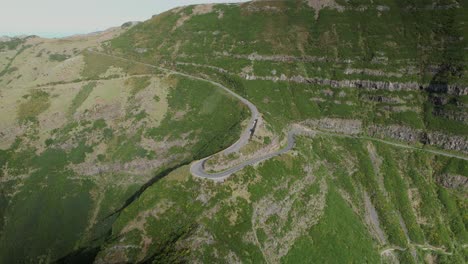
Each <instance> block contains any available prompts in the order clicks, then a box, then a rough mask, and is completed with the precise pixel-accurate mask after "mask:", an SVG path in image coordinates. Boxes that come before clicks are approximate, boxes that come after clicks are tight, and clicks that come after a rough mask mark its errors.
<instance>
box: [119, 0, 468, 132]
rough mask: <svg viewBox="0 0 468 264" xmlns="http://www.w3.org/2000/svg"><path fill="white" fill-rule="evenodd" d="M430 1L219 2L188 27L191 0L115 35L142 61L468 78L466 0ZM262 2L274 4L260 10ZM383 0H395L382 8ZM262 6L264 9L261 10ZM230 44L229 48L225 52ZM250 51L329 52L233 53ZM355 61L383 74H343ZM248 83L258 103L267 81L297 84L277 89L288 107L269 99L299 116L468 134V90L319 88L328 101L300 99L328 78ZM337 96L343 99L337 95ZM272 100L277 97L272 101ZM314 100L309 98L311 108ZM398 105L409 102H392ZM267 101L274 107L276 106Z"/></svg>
mask: <svg viewBox="0 0 468 264" xmlns="http://www.w3.org/2000/svg"><path fill="white" fill-rule="evenodd" d="M340 3H341V2H340ZM430 3H432V1H429V0H428V1H417V2H414V1H393V0H382V1H377V2H376V1H373V4H371V3H370V2H369V1H351V2H349V3H348V4H345V6H347V8H348V10H347V11H345V12H338V11H336V10H330V9H325V10H322V11H321V12H320V15H319V17H318V19H317V20H315V19H314V16H313V10H311V9H309V8H308V7H306V6H305V5H303V2H302V1H269V2H256V3H246V4H243V5H241V6H236V5H230V6H226V5H218V6H215V7H214V8H213V11H212V12H210V13H207V14H202V15H197V16H193V17H191V18H190V19H189V20H187V21H185V22H184V23H183V24H182V25H181V26H179V27H175V26H174V25H175V23H176V21H178V20H179V19H180V18H181V17H184V16H190V14H192V12H193V9H194V7H188V8H185V9H182V10H181V11H180V10H179V11H178V12H172V11H168V12H166V13H164V14H162V15H160V16H156V17H154V18H153V19H151V20H149V21H147V22H145V23H142V24H140V25H138V26H136V27H135V28H134V29H133V30H130V31H128V32H127V33H125V34H123V35H122V36H120V37H118V38H116V39H114V40H113V41H112V42H111V44H112V48H113V49H114V51H117V52H118V53H121V54H125V56H131V57H134V58H137V59H139V60H148V61H150V60H154V58H157V59H159V60H160V61H161V62H171V61H174V60H177V61H185V62H195V63H198V64H208V65H213V66H217V67H222V68H224V69H226V70H228V71H229V72H230V73H231V74H240V73H241V70H242V69H243V68H244V67H246V66H251V67H252V68H253V73H255V74H256V75H260V76H264V75H267V76H270V75H272V73H271V71H272V70H276V71H277V74H276V76H280V75H281V74H285V75H286V76H294V75H302V76H306V77H319V78H330V79H334V80H341V79H366V80H374V81H393V82H409V81H414V82H419V83H421V84H422V85H425V86H427V85H429V84H454V83H461V84H464V85H465V86H466V84H467V82H466V68H465V64H466V54H465V53H464V52H461V51H462V50H463V49H464V48H465V47H466V39H467V35H466V34H467V32H466V30H464V27H463V26H462V25H463V24H464V23H467V21H466V17H468V16H467V14H466V12H467V11H466V10H468V9H467V8H466V2H461V3H460V5H461V6H460V8H448V9H444V8H436V9H434V10H430V9H426V7H427V6H428V5H430ZM450 3H451V1H445V2H444V1H442V2H440V3H439V4H440V5H442V6H445V5H449V4H450ZM341 4H344V2H343V3H341ZM264 6H268V7H269V9H263V10H262V8H263V7H264ZM379 6H380V7H381V6H385V7H386V8H387V9H386V10H385V11H379V10H378V7H379ZM256 10H257V11H256ZM258 10H260V11H258ZM358 10H361V11H358ZM221 13H222V14H223V15H222V17H220V14H221ZM259 13H261V14H262V15H258V14H259ZM252 25H255V26H252ZM165 32H171V34H165ZM188 40H189V41H188ZM444 43H451V44H450V45H445V44H444ZM136 47H137V48H145V49H147V51H146V52H144V53H138V52H136V51H135V50H136V49H135V48H136ZM155 47H158V48H157V49H156V48H155ZM226 52H227V53H228V54H231V55H228V56H226V55H220V54H223V53H226ZM252 53H257V54H260V55H293V56H304V55H306V56H315V57H318V58H325V60H324V61H323V60H322V61H317V62H303V61H296V62H294V61H293V62H272V61H255V62H251V61H249V60H247V59H239V58H235V57H233V56H234V55H249V54H252ZM350 68H351V69H369V70H373V71H377V72H381V74H383V75H382V76H376V75H370V74H366V73H362V74H359V73H354V74H345V70H346V69H350ZM182 69H183V70H187V71H190V72H193V73H197V72H199V71H200V70H202V71H203V69H200V68H191V69H190V68H187V67H184V68H182ZM392 73H399V74H400V77H395V76H394V75H391V74H392ZM245 85H246V87H247V88H246V89H247V91H248V95H249V96H252V97H251V100H253V101H254V102H255V103H256V104H258V105H260V106H261V105H262V102H263V101H264V100H265V98H267V97H269V96H271V95H274V94H268V96H267V95H265V94H266V93H265V92H264V90H265V89H269V87H273V86H275V85H277V86H282V87H285V86H286V87H288V86H289V87H291V88H290V89H294V88H293V87H296V86H299V87H301V88H300V89H294V90H295V91H297V93H294V94H286V95H284V94H278V96H279V98H285V96H286V100H290V101H284V102H283V106H282V107H278V106H276V105H274V104H273V105H271V106H270V108H275V109H286V110H288V108H290V107H293V105H291V104H290V103H289V102H294V103H295V105H296V107H297V108H298V109H292V110H293V112H292V113H291V114H292V116H293V117H296V116H297V117H298V118H307V117H316V116H317V115H324V116H340V117H348V116H356V115H357V116H358V117H359V118H361V119H364V120H365V121H367V122H369V123H377V124H402V125H406V126H411V127H415V128H418V129H427V130H429V131H431V130H436V131H445V132H449V133H454V134H462V135H466V133H467V132H466V131H468V127H467V125H466V122H464V123H463V122H459V121H454V120H452V119H453V118H454V117H455V116H457V115H466V114H465V112H466V109H465V108H464V107H463V106H461V104H459V102H461V101H463V100H464V97H454V96H450V95H446V94H444V93H440V92H436V93H432V92H419V91H416V92H393V93H389V94H390V96H391V97H399V98H405V99H404V100H403V102H402V103H397V104H395V103H382V102H365V101H364V102H363V100H362V99H363V97H364V98H365V97H366V96H368V95H381V94H382V93H383V92H381V91H368V92H366V91H349V89H344V90H345V91H346V93H350V96H349V97H346V98H337V96H336V95H338V94H339V92H340V91H339V90H338V91H336V92H335V96H334V98H330V97H327V96H323V95H315V94H314V97H315V98H317V97H318V98H321V99H323V100H324V102H321V103H318V102H310V101H307V102H304V101H302V100H304V98H307V97H310V95H309V94H307V92H313V91H315V90H317V89H323V88H328V87H320V88H319V87H313V86H311V85H295V84H287V83H283V82H279V83H278V84H273V83H271V82H247V83H246V84H245ZM303 89H304V90H303ZM283 90H285V89H283ZM286 91H287V90H286ZM256 94H258V95H259V97H256V96H255V95H256ZM387 94H388V93H387ZM434 98H444V100H446V101H447V102H448V103H444V104H435V103H433V102H434ZM336 100H338V101H339V102H340V103H339V104H337V103H334V102H336ZM274 101H275V98H273V103H274ZM347 103H350V104H352V105H348V104H347ZM306 104H307V105H309V106H307V107H306V106H305V105H306ZM284 105H286V107H284ZM301 107H302V108H301ZM389 107H390V109H389ZM392 108H393V109H395V108H397V109H402V110H391V109H392ZM265 110H266V111H264V112H265V113H266V114H268V109H265ZM436 110H437V111H440V112H442V113H443V112H447V113H449V114H450V115H452V118H447V117H443V116H440V115H436V114H435V113H436ZM279 116H281V114H280V115H279ZM277 118H278V115H277V114H275V113H273V114H272V116H271V118H270V120H269V121H271V122H273V121H272V120H275V119H277Z"/></svg>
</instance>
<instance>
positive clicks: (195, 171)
mask: <svg viewBox="0 0 468 264" xmlns="http://www.w3.org/2000/svg"><path fill="white" fill-rule="evenodd" d="M88 51H89V52H93V53H96V54H100V55H104V56H109V57H113V58H116V59H120V60H123V61H128V62H133V63H138V64H141V65H145V66H148V67H151V68H155V69H158V70H160V71H163V72H166V73H169V74H174V75H180V76H183V77H186V78H189V79H193V80H199V81H204V82H207V83H210V84H212V85H214V86H216V87H218V88H221V89H222V90H224V91H226V92H227V93H228V94H230V95H232V96H234V97H235V98H237V99H238V100H240V101H241V102H242V103H243V104H244V105H246V106H247V107H248V108H249V110H250V114H251V117H250V122H249V125H248V126H247V127H246V128H245V129H244V130H243V132H242V134H241V135H240V138H239V140H237V141H236V142H235V143H234V144H232V145H231V146H230V147H228V148H226V149H225V150H223V151H222V152H223V153H224V154H225V155H227V154H230V153H235V152H238V151H239V150H240V149H241V148H242V147H243V146H245V145H246V144H247V143H248V142H249V138H250V128H251V127H250V125H251V124H253V123H254V121H255V120H256V119H258V118H259V116H260V114H259V112H258V109H257V107H256V106H255V105H254V104H253V103H252V102H250V101H249V100H247V99H245V98H244V97H242V96H240V95H238V94H237V93H235V92H233V91H232V90H230V89H229V88H227V87H226V86H224V85H222V84H220V83H217V82H214V81H211V80H207V79H203V78H200V77H196V76H193V75H190V74H186V73H183V72H178V71H175V70H171V69H167V68H164V67H161V66H156V65H152V64H148V63H144V62H138V61H134V60H130V59H127V58H123V57H119V56H115V55H110V54H106V53H103V52H98V51H94V50H88ZM314 133H316V134H324V135H328V136H335V137H346V138H357V139H365V140H371V141H376V142H380V143H384V144H388V145H392V146H395V147H400V148H405V149H411V150H418V151H424V152H429V153H432V154H437V155H442V156H446V157H451V158H457V159H463V160H466V161H468V157H466V156H462V155H457V154H452V153H448V152H443V151H439V150H432V149H425V148H420V147H415V146H410V145H405V144H400V143H396V142H392V141H387V140H383V139H377V138H371V137H366V136H350V135H345V134H336V133H332V132H324V131H319V130H311V129H307V128H303V127H302V128H301V127H297V126H296V127H293V128H292V129H291V130H290V131H289V132H288V136H287V145H286V146H285V147H284V148H282V149H280V150H278V151H276V152H272V153H269V154H265V155H263V156H260V157H257V158H253V159H250V160H247V161H244V162H242V163H240V164H238V165H235V166H233V167H231V168H230V169H227V170H225V171H221V172H216V173H208V172H206V171H205V166H204V165H205V162H206V161H207V160H208V159H210V158H211V157H212V156H214V155H216V154H214V155H212V156H209V157H206V158H204V159H201V160H198V161H194V162H193V163H192V164H191V166H190V173H192V175H193V176H195V177H199V178H206V179H212V180H216V181H222V180H224V179H226V178H228V177H229V176H231V175H232V174H234V173H236V172H238V171H240V170H242V169H243V168H245V167H247V166H250V165H254V164H256V163H259V162H261V161H264V160H268V159H271V158H273V157H276V156H279V155H282V154H284V153H286V152H288V151H290V150H291V149H293V148H294V145H295V143H296V141H295V137H296V136H297V135H307V134H314ZM217 154H218V153H217Z"/></svg>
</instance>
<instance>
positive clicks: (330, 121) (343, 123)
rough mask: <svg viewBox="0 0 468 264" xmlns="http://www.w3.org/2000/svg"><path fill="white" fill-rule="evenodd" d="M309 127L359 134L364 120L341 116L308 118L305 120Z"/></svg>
mask: <svg viewBox="0 0 468 264" xmlns="http://www.w3.org/2000/svg"><path fill="white" fill-rule="evenodd" d="M303 124H304V125H306V126H308V127H313V128H318V129H323V130H328V131H331V132H337V133H343V134H347V135H357V134H360V133H361V132H362V121H361V120H353V119H340V118H323V119H319V120H313V119H310V120H306V121H304V122H303Z"/></svg>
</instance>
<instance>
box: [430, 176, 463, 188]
mask: <svg viewBox="0 0 468 264" xmlns="http://www.w3.org/2000/svg"><path fill="white" fill-rule="evenodd" d="M436 181H437V183H438V184H440V185H442V186H444V187H445V188H449V189H462V190H463V191H465V192H466V191H468V177H465V176H462V175H454V174H442V175H440V176H438V177H437V178H436Z"/></svg>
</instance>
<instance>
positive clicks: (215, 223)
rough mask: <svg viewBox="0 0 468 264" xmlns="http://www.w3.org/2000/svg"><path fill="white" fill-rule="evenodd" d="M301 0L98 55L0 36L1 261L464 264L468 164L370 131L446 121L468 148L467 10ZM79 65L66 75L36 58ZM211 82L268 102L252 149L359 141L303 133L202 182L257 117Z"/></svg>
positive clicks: (148, 36)
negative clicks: (305, 126)
mask: <svg viewBox="0 0 468 264" xmlns="http://www.w3.org/2000/svg"><path fill="white" fill-rule="evenodd" d="M307 2H308V1H302V0H291V1H254V2H249V3H243V4H240V5H212V6H203V7H200V6H188V7H183V8H180V9H176V10H171V11H168V12H165V13H163V14H161V15H158V16H154V17H153V18H151V19H150V20H148V21H145V22H142V23H139V24H136V25H133V23H125V24H124V25H122V27H121V28H120V29H117V30H121V31H122V33H121V34H118V36H117V37H115V38H114V39H111V40H109V41H105V42H100V41H101V40H100V39H101V36H97V37H96V42H97V43H98V44H94V42H95V41H94V40H93V41H87V42H86V43H88V42H89V43H91V44H89V45H90V47H83V42H81V40H79V41H77V42H75V41H74V40H70V41H63V40H50V41H47V42H44V43H42V42H41V43H36V42H32V43H34V46H30V45H27V44H28V43H29V42H28V40H27V39H24V40H19V39H13V40H11V41H8V42H0V51H3V52H7V53H8V54H12V56H10V55H8V57H5V58H0V60H1V63H2V65H5V67H4V69H2V71H1V72H0V106H1V108H2V114H1V115H0V124H1V127H0V263H49V262H55V261H58V262H60V261H63V262H65V263H67V262H72V261H69V260H70V259H73V260H75V261H78V262H83V263H88V262H99V263H108V262H128V263H143V262H144V263H182V262H203V263H226V262H242V263H243V262H255V263H280V262H281V263H310V262H321V263H343V262H345V263H356V262H358V263H379V262H383V263H386V262H390V261H391V258H395V259H397V260H398V261H399V262H400V263H422V262H424V261H426V260H433V261H434V262H437V263H465V262H466V255H467V249H466V243H467V240H468V232H467V230H466V227H467V223H468V220H467V219H468V217H467V214H466V213H465V212H466V211H467V210H466V209H467V202H466V197H467V196H466V190H465V189H466V184H465V182H466V181H464V180H463V179H464V177H468V163H467V161H465V160H463V159H457V158H454V157H450V156H443V155H437V154H435V152H428V151H424V150H427V149H425V148H422V150H416V149H412V148H401V147H399V146H397V145H392V144H386V143H385V142H384V141H378V140H374V139H372V140H371V138H370V135H373V134H372V133H371V129H373V128H381V129H382V130H383V131H384V132H388V134H387V133H382V135H380V134H378V133H376V134H375V136H381V137H383V138H384V137H390V138H392V139H393V140H402V141H405V140H406V141H411V144H417V145H418V146H422V145H423V144H432V143H437V142H434V141H437V140H438V139H434V138H429V135H431V133H434V132H435V133H439V134H441V135H444V136H446V137H452V138H455V139H456V141H449V142H439V143H441V144H439V146H445V147H446V148H448V149H449V150H450V151H453V153H455V154H456V155H463V153H461V152H463V151H464V150H466V147H464V146H465V145H463V143H466V142H464V141H466V137H467V136H468V123H467V122H466V120H467V117H466V114H467V113H466V112H467V111H466V105H467V104H468V96H466V95H463V94H465V93H466V86H467V83H468V79H467V77H466V76H467V74H466V73H467V71H466V65H465V64H466V54H465V53H466V52H463V51H464V50H465V49H466V46H467V44H466V43H467V42H466V39H468V31H467V30H466V26H463V25H466V23H468V11H467V10H468V6H467V3H466V1H457V2H456V3H455V2H453V3H452V1H432V0H421V1H393V0H379V1H368V0H352V1H343V0H336V3H337V4H338V5H340V6H341V7H340V8H334V7H326V6H323V8H322V9H321V10H320V11H318V10H313V9H312V7H310V6H309V5H307ZM322 2H323V1H322ZM325 2H326V1H325ZM316 11H317V12H318V13H316ZM87 38H88V37H87ZM89 38H93V36H89ZM87 45H88V44H87ZM51 47H53V48H51ZM57 47H58V48H60V49H58V48H57ZM62 48H63V49H62ZM28 49H31V50H28ZM25 50H28V52H24V51H25ZM61 50H63V54H62V53H56V52H57V51H61ZM96 50H101V51H102V52H97V51H96ZM29 51H30V52H29ZM66 51H73V55H71V56H69V55H65V53H67V52H66ZM13 54H14V55H13ZM42 54H48V56H42ZM67 54H68V53H67ZM70 54H71V53H70ZM31 56H32V57H31ZM73 56H80V59H79V60H70V65H67V67H66V69H64V71H66V74H69V72H70V74H71V75H73V77H72V78H70V79H65V78H62V77H63V76H60V75H61V74H63V73H62V72H58V73H56V72H55V70H57V69H58V68H57V69H56V68H54V69H53V71H52V70H49V69H40V67H39V68H37V67H34V69H30V68H29V66H30V65H33V66H34V65H39V63H44V65H55V64H57V62H61V61H64V60H66V59H68V58H73ZM81 58H83V60H81ZM28 60H31V62H32V61H34V64H33V63H27V62H28ZM82 62H84V65H83V64H82ZM75 63H76V64H75ZM145 63H146V64H145ZM151 65H156V66H163V67H165V68H169V69H174V70H177V71H180V72H183V73H186V74H187V75H193V76H196V77H199V79H197V78H189V77H188V76H187V75H178V74H175V73H171V72H170V71H161V70H158V69H157V68H156V67H153V66H151ZM31 68H32V67H31ZM68 71H69V72H68ZM56 75H59V76H56ZM201 79H205V80H209V81H214V82H218V83H220V84H223V85H225V86H226V87H229V88H230V89H232V90H233V91H234V92H236V93H237V94H239V95H241V96H243V97H245V98H247V99H248V100H249V101H251V102H252V103H253V104H255V105H256V106H257V107H258V109H259V112H260V113H261V115H262V120H261V121H262V122H261V123H260V124H259V127H258V129H259V130H258V131H259V132H258V133H262V135H261V136H259V137H258V138H253V142H254V143H252V144H251V145H249V146H247V147H246V148H245V149H243V150H242V153H243V154H245V153H246V152H248V151H249V150H250V149H255V148H257V146H260V145H261V146H263V145H269V144H275V145H274V146H277V145H278V144H279V145H283V143H284V141H281V140H282V139H284V132H285V131H287V130H288V129H289V128H290V125H291V124H296V123H300V122H304V121H311V122H314V121H315V122H322V121H324V120H325V121H327V122H328V123H326V124H325V125H324V128H327V129H329V130H334V129H338V128H340V129H342V130H344V131H346V130H347V129H353V127H349V126H347V125H346V123H345V122H343V120H346V121H349V122H354V123H356V124H362V126H360V125H358V126H359V127H360V128H359V129H357V130H359V131H358V132H357V133H359V134H360V135H362V136H363V137H354V136H349V135H348V136H345V135H341V132H340V133H337V134H333V133H328V132H325V133H323V134H321V133H320V134H316V135H308V136H304V137H297V138H296V141H297V142H296V145H295V147H294V149H293V150H292V151H290V152H287V153H285V154H282V155H280V156H277V157H275V158H272V159H269V160H266V161H263V162H261V163H258V164H256V165H254V166H248V167H246V168H244V169H243V170H241V171H239V172H238V173H236V174H235V175H232V176H231V177H230V178H229V179H227V180H226V181H224V182H223V183H215V182H212V181H209V180H205V179H199V178H195V177H193V176H192V175H191V174H190V170H189V166H188V164H190V163H191V162H192V161H194V160H197V159H202V158H205V157H207V156H210V155H212V154H214V153H217V152H219V151H221V150H223V149H225V148H226V147H227V146H229V145H231V144H232V143H233V142H235V141H236V140H237V139H238V137H239V134H240V131H241V129H242V128H243V126H244V125H245V124H246V119H247V118H248V116H249V113H248V109H247V108H246V107H245V106H244V105H243V104H242V103H241V102H240V101H239V100H237V99H236V98H234V97H233V96H231V95H230V94H228V93H226V92H225V91H224V90H222V89H219V87H217V86H215V85H212V84H211V83H210V82H208V81H204V80H201ZM398 85H403V88H398ZM455 86H457V88H454V87H455ZM30 87H36V89H31V88H30ZM91 99H92V100H91ZM12 113H13V116H11V114H12ZM15 113H16V115H14V114H15ZM78 113H79V114H78ZM39 120H40V122H38V121H39ZM325 121H324V122H325ZM340 122H343V123H345V126H344V127H341V125H342V124H341V123H340ZM338 130H339V129H338ZM408 131H409V132H408ZM412 132H414V133H415V134H417V136H414V137H416V138H413V134H411V133H412ZM392 133H393V135H392ZM345 134H346V133H345ZM340 135H341V136H340ZM278 141H279V142H280V143H278ZM441 141H444V140H443V139H442V140H441ZM262 143H263V145H262ZM404 143H405V144H406V143H408V142H404ZM455 148H458V152H455V151H457V149H455ZM460 150H461V151H460ZM440 151H442V150H440ZM444 151H447V150H444ZM465 152H466V151H465ZM239 156H240V157H242V155H239V154H238V153H236V154H231V155H230V156H229V157H228V158H232V159H234V158H236V157H239ZM213 163H215V161H213V160H210V161H209V162H208V163H207V165H216V164H213ZM32 226H34V228H31V227H32ZM200 241H203V243H200ZM205 242H206V243H205ZM62 258H64V259H62Z"/></svg>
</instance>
